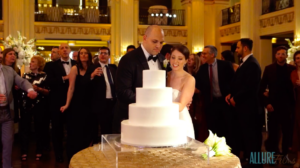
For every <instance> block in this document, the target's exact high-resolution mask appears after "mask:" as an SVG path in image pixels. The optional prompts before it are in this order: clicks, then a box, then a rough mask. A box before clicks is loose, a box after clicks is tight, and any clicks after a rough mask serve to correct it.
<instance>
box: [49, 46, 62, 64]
mask: <svg viewBox="0 0 300 168" xmlns="http://www.w3.org/2000/svg"><path fill="white" fill-rule="evenodd" d="M58 50H59V47H56V46H55V47H53V48H52V50H51V60H52V61H57V60H59V59H60V57H61V56H60V55H59V53H58Z"/></svg>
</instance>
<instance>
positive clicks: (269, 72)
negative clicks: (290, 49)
mask: <svg viewBox="0 0 300 168" xmlns="http://www.w3.org/2000/svg"><path fill="white" fill-rule="evenodd" d="M286 66H287V71H286V72H285V76H286V81H287V82H288V84H287V85H288V87H287V88H282V86H279V85H278V83H277V73H276V70H277V63H273V64H271V65H268V66H266V68H265V71H264V73H263V77H262V80H261V85H260V96H262V100H263V103H264V106H267V105H268V104H272V105H273V106H274V105H276V104H282V103H288V104H289V103H291V104H290V105H293V103H294V92H293V84H292V81H291V78H290V76H291V73H292V71H293V70H295V69H296V67H295V66H292V65H289V64H286ZM267 87H268V89H269V97H266V96H263V93H264V92H265V90H266V88H267ZM282 89H285V90H286V91H287V95H288V97H289V99H282V98H281V99H280V100H278V98H277V95H278V91H279V90H282Z"/></svg>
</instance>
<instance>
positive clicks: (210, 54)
mask: <svg viewBox="0 0 300 168" xmlns="http://www.w3.org/2000/svg"><path fill="white" fill-rule="evenodd" d="M217 54H218V51H217V48H216V47H214V46H212V45H208V46H205V47H204V50H203V52H202V53H201V56H202V57H203V61H204V62H205V64H203V65H201V66H200V69H199V71H198V73H197V75H196V88H197V89H199V90H200V92H201V93H202V95H203V96H204V109H205V116H206V119H207V127H208V129H209V130H211V131H212V132H213V133H216V134H217V135H218V136H220V137H222V136H224V137H226V140H227V144H228V145H229V146H230V147H232V148H233V145H234V144H235V143H234V142H233V141H234V138H233V135H232V127H233V124H232V122H233V114H232V111H231V110H230V107H229V105H228V104H227V103H226V101H225V97H226V96H227V95H228V94H229V91H230V84H231V80H232V78H233V76H234V70H233V67H232V64H231V63H230V62H227V61H222V60H217V59H216V57H217Z"/></svg>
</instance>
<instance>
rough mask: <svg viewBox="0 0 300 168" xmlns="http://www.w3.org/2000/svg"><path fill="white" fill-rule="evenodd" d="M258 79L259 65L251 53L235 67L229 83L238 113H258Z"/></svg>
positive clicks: (259, 75) (259, 74) (259, 73)
mask: <svg viewBox="0 0 300 168" xmlns="http://www.w3.org/2000/svg"><path fill="white" fill-rule="evenodd" d="M260 80H261V69H260V66H259V64H258V62H257V60H256V59H255V58H254V57H253V55H251V56H250V57H249V58H248V59H247V60H246V61H245V62H244V63H243V64H242V65H241V66H240V67H239V68H238V69H237V71H236V73H235V75H234V77H233V80H232V84H231V89H230V93H231V97H233V99H234V101H235V103H236V105H235V107H236V110H237V112H238V113H239V114H258V112H259V93H258V92H259V87H260Z"/></svg>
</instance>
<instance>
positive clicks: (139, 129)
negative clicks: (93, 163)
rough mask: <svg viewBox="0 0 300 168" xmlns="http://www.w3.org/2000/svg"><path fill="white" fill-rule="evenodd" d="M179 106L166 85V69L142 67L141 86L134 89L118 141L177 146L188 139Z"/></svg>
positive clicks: (141, 144)
mask: <svg viewBox="0 0 300 168" xmlns="http://www.w3.org/2000/svg"><path fill="white" fill-rule="evenodd" d="M185 130H186V128H185V122H184V121H181V120H179V106H178V105H177V104H174V103H173V102H172V88H170V87H166V71H164V70H144V71H143V88H136V103H134V104H130V105H129V119H128V120H124V121H122V123H121V142H122V143H124V144H128V145H134V146H150V147H159V146H176V145H180V144H184V143H186V142H187V136H186V132H185Z"/></svg>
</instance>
